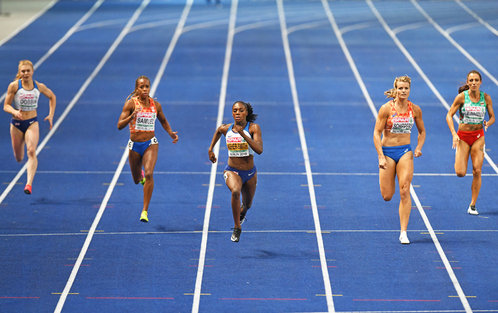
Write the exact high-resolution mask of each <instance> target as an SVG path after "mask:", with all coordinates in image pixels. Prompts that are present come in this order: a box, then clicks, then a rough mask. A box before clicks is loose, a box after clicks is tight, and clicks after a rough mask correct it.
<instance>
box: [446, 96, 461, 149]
mask: <svg viewBox="0 0 498 313" xmlns="http://www.w3.org/2000/svg"><path fill="white" fill-rule="evenodd" d="M464 100H465V95H464V94H463V92H462V93H459V94H458V96H456V97H455V100H453V104H452V105H451V108H450V110H449V111H448V114H446V124H448V128H449V129H450V131H451V135H452V136H453V146H452V147H453V149H456V147H457V145H458V141H459V140H460V138H459V137H458V135H457V132H456V131H455V124H454V123H453V115H455V113H456V112H457V111H458V109H460V107H461V106H462V104H463V102H464Z"/></svg>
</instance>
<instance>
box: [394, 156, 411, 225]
mask: <svg viewBox="0 0 498 313" xmlns="http://www.w3.org/2000/svg"><path fill="white" fill-rule="evenodd" d="M396 172H397V175H398V185H399V195H400V198H401V199H400V201H399V221H400V226H401V231H406V229H407V228H408V220H409V219H410V213H411V210H412V199H411V197H410V184H411V182H412V178H413V152H412V151H409V152H407V153H405V154H404V155H403V156H402V157H401V158H400V159H399V161H398V164H397V166H396Z"/></svg>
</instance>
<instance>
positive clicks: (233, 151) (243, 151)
mask: <svg viewBox="0 0 498 313" xmlns="http://www.w3.org/2000/svg"><path fill="white" fill-rule="evenodd" d="M227 148H228V156H229V157H246V156H249V144H248V143H247V142H246V141H245V140H244V138H242V137H231V138H227Z"/></svg>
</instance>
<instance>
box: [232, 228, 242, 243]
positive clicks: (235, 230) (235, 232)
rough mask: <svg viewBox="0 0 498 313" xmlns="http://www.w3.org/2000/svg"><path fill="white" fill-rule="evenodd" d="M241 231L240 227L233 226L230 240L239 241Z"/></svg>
mask: <svg viewBox="0 0 498 313" xmlns="http://www.w3.org/2000/svg"><path fill="white" fill-rule="evenodd" d="M241 232H242V229H241V228H237V227H234V228H233V233H232V237H231V238H230V240H232V241H233V242H239V239H240V233H241Z"/></svg>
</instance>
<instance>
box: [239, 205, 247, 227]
mask: <svg viewBox="0 0 498 313" xmlns="http://www.w3.org/2000/svg"><path fill="white" fill-rule="evenodd" d="M248 210H249V209H247V210H245V211H244V205H243V204H241V205H240V224H241V225H242V223H244V222H245V221H246V213H247V211H248Z"/></svg>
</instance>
